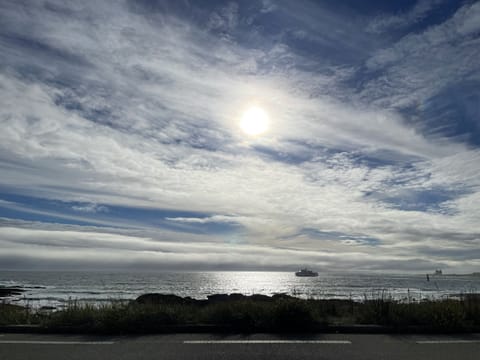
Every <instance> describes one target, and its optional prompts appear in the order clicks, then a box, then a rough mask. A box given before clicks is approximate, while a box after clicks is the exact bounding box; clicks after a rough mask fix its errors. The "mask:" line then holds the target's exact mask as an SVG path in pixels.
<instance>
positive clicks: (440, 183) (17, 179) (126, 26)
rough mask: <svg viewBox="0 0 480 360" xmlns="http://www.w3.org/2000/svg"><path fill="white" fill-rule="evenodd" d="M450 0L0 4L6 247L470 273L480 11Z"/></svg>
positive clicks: (115, 259) (0, 209)
mask: <svg viewBox="0 0 480 360" xmlns="http://www.w3.org/2000/svg"><path fill="white" fill-rule="evenodd" d="M447 3H448V2H443V1H419V2H417V3H416V4H413V5H412V6H410V7H404V8H401V9H399V8H396V7H393V6H392V8H388V7H382V9H376V8H375V6H373V5H371V4H368V5H365V6H364V7H363V8H359V7H358V5H354V4H351V2H349V1H346V2H345V3H342V4H338V6H334V5H332V4H327V3H325V4H322V3H320V4H317V3H311V2H308V1H299V2H275V3H273V2H267V1H253V0H252V1H248V2H208V4H203V5H202V6H200V5H199V4H190V3H186V2H185V3H184V2H174V1H172V2H169V1H121V2H114V1H92V2H89V1H86V2H82V3H81V4H79V3H78V2H63V1H62V2H55V1H45V2H43V1H38V2H33V3H28V2H3V3H2V4H0V24H1V25H0V50H1V55H0V92H1V95H2V96H1V97H0V124H1V126H2V131H1V132H0V172H1V174H2V175H1V176H0V216H2V217H3V218H5V219H9V220H8V221H7V220H5V222H4V223H2V228H1V229H0V230H2V231H4V235H3V237H2V239H1V240H2V244H3V245H0V248H1V249H2V254H5V255H3V257H4V259H5V260H6V257H8V256H10V257H11V258H12V259H13V258H15V259H17V260H18V262H17V263H18V265H16V266H15V267H16V268H19V267H22V266H25V267H35V266H37V265H38V266H40V267H43V265H41V264H47V263H48V262H53V263H55V264H56V265H55V267H59V268H60V267H61V266H62V264H66V263H65V262H64V261H63V260H62V259H68V261H74V262H75V263H76V264H78V267H79V268H80V267H81V266H82V261H83V260H82V259H86V258H89V265H88V266H90V265H91V263H95V261H96V260H95V259H96V258H97V257H95V256H93V257H88V256H86V255H87V253H88V254H90V253H92V252H95V249H97V250H98V249H99V248H101V249H102V250H101V251H100V252H99V254H100V253H101V252H103V251H111V254H112V260H111V263H108V262H107V263H105V262H102V261H101V256H100V255H99V256H98V259H99V260H98V266H100V267H101V264H107V265H108V264H110V265H111V267H115V268H118V267H121V266H122V264H123V265H125V266H130V265H131V263H128V262H127V261H126V260H122V259H125V258H126V257H127V254H129V255H128V257H129V256H130V255H131V256H134V257H135V259H137V260H135V261H136V262H138V263H142V261H145V263H146V264H147V263H148V264H149V265H148V266H145V267H146V268H153V267H154V264H155V263H162V264H163V263H165V264H167V263H168V266H172V267H173V268H189V269H208V268H211V269H215V268H222V269H223V268H229V267H230V268H232V269H248V268H252V269H253V268H254V269H262V268H264V269H282V268H289V269H290V268H292V267H295V263H297V264H298V263H300V264H305V263H312V264H314V265H317V266H318V267H323V268H325V269H329V268H331V269H335V270H342V269H343V270H347V269H351V268H353V267H357V268H359V269H364V270H372V271H373V270H382V271H384V270H389V271H405V270H408V269H410V270H412V271H419V270H422V271H423V270H424V269H426V268H435V267H443V268H451V269H453V270H458V271H470V270H474V269H475V267H477V266H479V265H480V259H479V257H478V253H476V252H475V251H468V250H469V249H470V250H472V249H475V248H478V245H480V244H479V243H480V236H479V234H480V225H478V224H480V221H479V220H480V212H479V211H480V210H479V208H478V206H477V205H476V204H478V201H479V200H480V180H478V174H479V173H480V151H479V148H478V145H479V143H478V141H477V140H475V139H478V135H480V126H479V122H478V110H479V108H478V106H479V105H478V104H479V103H480V102H479V101H477V100H479V99H480V98H479V96H480V94H479V91H478V89H479V88H480V87H479V86H478V85H479V84H480V64H479V62H478V60H477V59H478V58H480V53H479V51H480V50H479V49H480V44H478V42H479V41H480V37H479V31H480V28H479V25H478V24H480V21H477V20H478V19H479V16H480V15H479V14H480V12H479V11H480V10H479V9H480V7H479V4H478V3H476V2H471V1H465V2H463V3H459V5H458V6H456V7H452V6H449V5H448V4H447ZM438 14H441V15H442V16H439V15H438ZM319 20H322V21H319ZM344 25H345V26H344ZM452 95H455V96H452ZM253 105H255V106H260V107H261V108H262V109H265V111H266V112H267V113H268V117H269V129H268V131H267V132H265V133H264V134H262V135H261V136H256V137H252V136H249V135H248V134H246V133H244V132H242V130H241V128H240V126H239V123H240V120H241V118H242V114H243V113H244V112H245V111H246V110H247V109H248V108H249V107H250V106H253ZM15 221H17V222H15ZM22 221H23V222H22ZM12 224H13V225H12ZM42 224H43V225H42ZM49 224H50V225H49ZM47 225H48V226H53V228H50V227H49V228H48V230H46V228H45V227H44V226H47ZM68 226H75V229H74V230H71V228H66V227H68ZM102 226H103V227H104V230H101V228H99V227H102ZM82 228H83V230H82ZM87 229H88V231H87ZM42 239H43V240H42ZM97 241H98V242H97ZM56 244H57V245H58V244H63V245H62V246H64V245H65V244H68V246H67V247H68V250H62V249H60V246H57V245H56ZM125 244H128V245H125ZM155 244H157V245H155ZM159 244H160V245H161V244H168V246H167V245H165V247H162V246H163V245H161V246H160V245H159ZM32 245H33V246H36V248H37V249H38V250H39V251H38V252H37V251H35V252H32V251H31V250H29V246H30V247H31V246H32ZM65 246H66V245H65ZM167 247H168V249H167ZM179 249H181V250H179ZM259 249H261V251H260V250H259ZM3 250H5V251H3ZM62 251H67V252H68V253H65V254H63V253H62ZM245 252H248V261H247V260H245V262H244V263H243V264H242V263H240V262H239V261H238V260H237V259H238V255H239V254H244V253H245ZM177 253H179V255H178V256H177V255H172V256H171V257H170V258H169V259H170V260H168V261H167V260H166V256H167V255H165V254H177ZM225 253H228V254H231V257H230V255H229V257H224V256H225ZM222 254H223V255H222ZM469 254H470V256H469ZM246 256H247V255H246ZM155 259H157V260H158V261H157V260H155ZM222 259H223V260H222ZM2 263H4V262H3V259H2ZM22 264H23V265H22ZM36 264H37V265H36ZM182 264H183V265H182ZM110 265H109V266H110ZM102 266H103V265H102ZM162 266H163V265H162ZM168 266H164V267H163V268H165V267H167V268H168ZM182 266H183V267H182Z"/></svg>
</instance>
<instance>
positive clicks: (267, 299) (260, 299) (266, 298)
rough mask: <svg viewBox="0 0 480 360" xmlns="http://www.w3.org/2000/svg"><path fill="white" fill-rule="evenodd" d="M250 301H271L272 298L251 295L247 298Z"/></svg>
mask: <svg viewBox="0 0 480 360" xmlns="http://www.w3.org/2000/svg"><path fill="white" fill-rule="evenodd" d="M249 298H250V299H252V300H253V301H272V300H273V298H272V297H270V296H267V295H261V294H253V295H252V296H249Z"/></svg>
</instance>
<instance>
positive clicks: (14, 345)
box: [0, 334, 480, 360]
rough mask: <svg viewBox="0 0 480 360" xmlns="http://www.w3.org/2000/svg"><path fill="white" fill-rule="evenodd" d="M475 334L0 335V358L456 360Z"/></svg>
mask: <svg viewBox="0 0 480 360" xmlns="http://www.w3.org/2000/svg"><path fill="white" fill-rule="evenodd" d="M479 357H480V334H470V335H459V336H441V335H415V336H413V335H408V336H407V335H378V334H375V335H364V334H362V335H348V334H327V335H326V334H316V335H301V336H299V335H270V334H255V335H228V336H225V335H215V334H174V335H154V336H139V337H132V336H128V337H98V336H96V337H88V336H63V335H62V336H60V335H38V334H35V335H34V334H0V359H2V360H3V359H5V360H17V359H21V360H28V359H34V360H47V359H48V360H57V359H59V360H60V359H62V360H63V359H79V360H80V359H81V360H94V359H95V360H96V359H98V360H104V359H155V360H158V359H162V360H163V359H208V360H215V359H342V360H348V359H352V360H353V359H356V360H361V359H369V360H370V359H389V360H395V359H401V360H405V359H409V360H412V359H422V360H424V359H435V360H441V359H446V360H447V359H448V360H451V359H459V360H469V359H472V360H473V359H475V360H478V359H479Z"/></svg>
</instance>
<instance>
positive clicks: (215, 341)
mask: <svg viewBox="0 0 480 360" xmlns="http://www.w3.org/2000/svg"><path fill="white" fill-rule="evenodd" d="M183 343H184V344H351V343H352V342H351V341H349V340H185V341H184V342H183Z"/></svg>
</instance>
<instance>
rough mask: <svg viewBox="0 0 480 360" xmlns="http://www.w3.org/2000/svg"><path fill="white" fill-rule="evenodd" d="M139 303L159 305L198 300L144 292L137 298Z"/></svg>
mask: <svg viewBox="0 0 480 360" xmlns="http://www.w3.org/2000/svg"><path fill="white" fill-rule="evenodd" d="M135 302H136V303H138V304H149V305H158V304H168V305H174V304H192V303H194V302H196V300H195V299H192V298H190V297H186V298H182V297H181V296H177V295H173V294H156V293H154V294H144V295H140V296H139V297H138V298H137V299H136V300H135Z"/></svg>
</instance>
